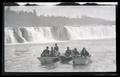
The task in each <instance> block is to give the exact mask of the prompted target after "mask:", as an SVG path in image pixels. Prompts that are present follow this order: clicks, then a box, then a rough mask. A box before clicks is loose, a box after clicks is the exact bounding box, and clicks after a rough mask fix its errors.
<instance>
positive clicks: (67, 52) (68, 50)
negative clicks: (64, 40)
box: [65, 47, 71, 57]
mask: <svg viewBox="0 0 120 77" xmlns="http://www.w3.org/2000/svg"><path fill="white" fill-rule="evenodd" d="M70 55H71V50H70V49H69V47H67V50H66V52H65V56H66V57H70Z"/></svg>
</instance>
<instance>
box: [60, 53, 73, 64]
mask: <svg viewBox="0 0 120 77" xmlns="http://www.w3.org/2000/svg"><path fill="white" fill-rule="evenodd" d="M59 59H60V62H61V63H63V64H66V63H69V62H70V61H72V57H66V56H64V55H62V56H60V57H59Z"/></svg>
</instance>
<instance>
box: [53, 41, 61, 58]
mask: <svg viewBox="0 0 120 77" xmlns="http://www.w3.org/2000/svg"><path fill="white" fill-rule="evenodd" d="M54 51H55V54H56V56H59V55H60V52H59V47H58V46H57V43H55V47H54Z"/></svg>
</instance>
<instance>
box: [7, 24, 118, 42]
mask: <svg viewBox="0 0 120 77" xmlns="http://www.w3.org/2000/svg"><path fill="white" fill-rule="evenodd" d="M21 28H24V32H25V33H24V32H23V30H20V29H21ZM65 28H66V29H64V30H63V32H66V31H65V30H67V32H68V33H67V35H65V36H66V38H67V36H69V40H85V39H108V38H115V37H116V33H115V30H116V29H115V26H101V25H99V26H79V27H72V26H65ZM13 30H14V29H13V28H12V27H5V44H20V43H21V44H24V43H48V42H56V41H58V42H59V41H60V40H56V39H55V38H54V37H58V36H54V37H53V33H52V32H55V33H57V32H59V31H57V32H56V31H52V32H51V30H52V29H51V27H18V28H17V32H16V34H17V35H16V34H15V33H14V31H13ZM26 33H27V34H26ZM22 34H26V35H24V36H23V35H22ZM63 35H64V34H63ZM15 36H16V37H18V36H19V38H18V39H16V37H15ZM65 36H64V37H65ZM19 39H22V41H23V42H19V41H17V40H19ZM62 41H65V40H62Z"/></svg>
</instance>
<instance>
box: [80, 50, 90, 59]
mask: <svg viewBox="0 0 120 77" xmlns="http://www.w3.org/2000/svg"><path fill="white" fill-rule="evenodd" d="M80 55H81V56H85V57H86V56H90V54H89V53H88V51H87V50H86V49H85V48H83V49H82V51H81V53H80Z"/></svg>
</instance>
